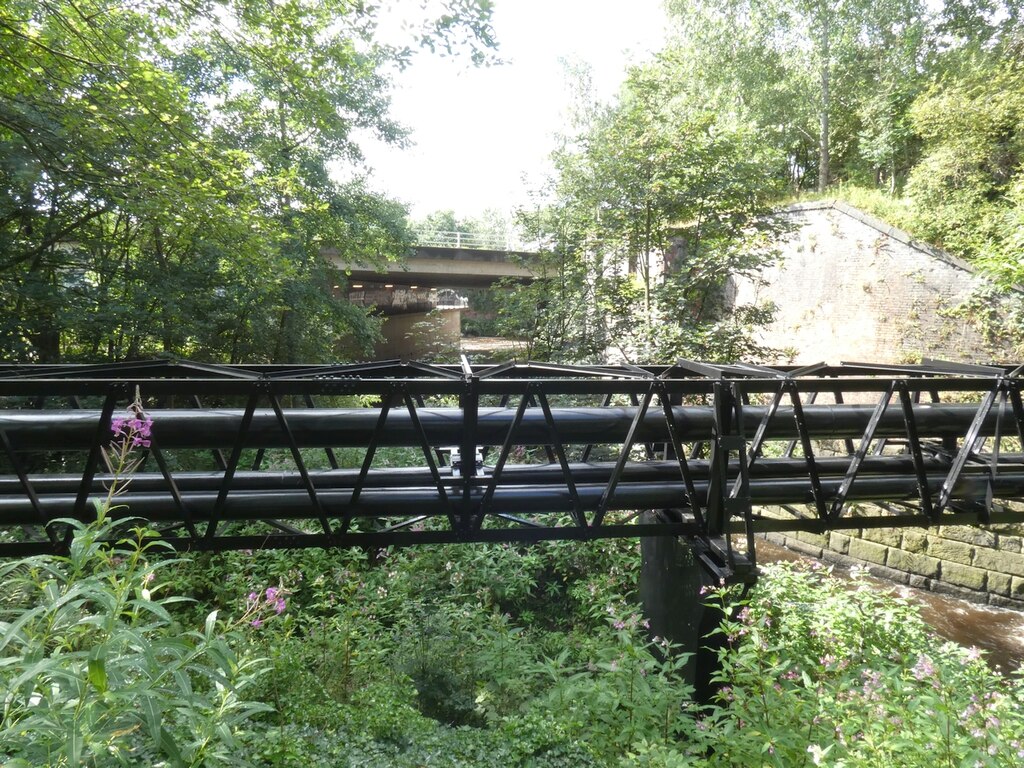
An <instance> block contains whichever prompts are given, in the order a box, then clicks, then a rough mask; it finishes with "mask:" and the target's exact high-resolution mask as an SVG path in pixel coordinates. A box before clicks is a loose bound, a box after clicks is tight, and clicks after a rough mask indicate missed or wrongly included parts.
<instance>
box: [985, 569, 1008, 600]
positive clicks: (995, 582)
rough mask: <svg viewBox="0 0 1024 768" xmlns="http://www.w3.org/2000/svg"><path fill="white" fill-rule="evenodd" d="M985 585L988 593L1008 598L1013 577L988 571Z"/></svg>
mask: <svg viewBox="0 0 1024 768" xmlns="http://www.w3.org/2000/svg"><path fill="white" fill-rule="evenodd" d="M986 584H987V586H986V589H988V591H989V592H992V593H994V594H997V595H1004V596H1006V597H1009V595H1010V590H1011V588H1012V586H1013V577H1012V576H1009V575H1007V574H1005V573H998V572H997V571H989V572H988V581H987V582H986Z"/></svg>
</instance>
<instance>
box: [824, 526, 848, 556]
mask: <svg viewBox="0 0 1024 768" xmlns="http://www.w3.org/2000/svg"><path fill="white" fill-rule="evenodd" d="M828 548H829V549H830V550H832V551H833V552H838V553H840V554H842V555H845V554H847V553H848V552H849V551H850V537H849V536H847V535H846V534H843V533H837V532H836V531H832V532H831V533H830V534H829V535H828Z"/></svg>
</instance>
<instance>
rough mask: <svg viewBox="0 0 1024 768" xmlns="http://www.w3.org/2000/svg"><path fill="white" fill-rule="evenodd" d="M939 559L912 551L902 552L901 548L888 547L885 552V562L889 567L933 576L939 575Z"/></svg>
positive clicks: (919, 574)
mask: <svg viewBox="0 0 1024 768" xmlns="http://www.w3.org/2000/svg"><path fill="white" fill-rule="evenodd" d="M940 562H941V561H939V560H937V559H936V558H934V557H928V555H918V554H915V553H914V552H904V551H903V550H902V549H890V550H889V551H888V552H887V553H886V561H885V564H886V565H888V566H889V567H890V568H895V569H896V570H898V571H906V572H907V573H913V574H917V575H918V576H928V577H932V578H934V577H935V576H938V575H939V566H940Z"/></svg>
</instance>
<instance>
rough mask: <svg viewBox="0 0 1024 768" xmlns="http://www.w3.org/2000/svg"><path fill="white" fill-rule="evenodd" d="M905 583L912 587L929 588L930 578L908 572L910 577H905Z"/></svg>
mask: <svg viewBox="0 0 1024 768" xmlns="http://www.w3.org/2000/svg"><path fill="white" fill-rule="evenodd" d="M907 583H908V584H909V585H910V586H912V587H913V588H914V589H931V588H932V580H931V579H926V578H925V577H924V576H918V575H917V574H913V573H912V574H910V578H909V579H907Z"/></svg>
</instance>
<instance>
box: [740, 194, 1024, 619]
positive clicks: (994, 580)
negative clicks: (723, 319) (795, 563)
mask: <svg viewBox="0 0 1024 768" xmlns="http://www.w3.org/2000/svg"><path fill="white" fill-rule="evenodd" d="M785 213H786V216H787V218H788V220H789V223H790V225H791V228H790V231H789V232H788V233H786V234H785V235H784V236H783V238H782V241H781V242H780V243H779V248H780V258H779V260H778V262H777V263H775V264H772V265H770V266H769V267H767V268H765V269H764V270H762V272H761V273H760V274H759V275H757V276H755V277H740V278H736V279H735V280H734V281H733V283H732V285H731V286H730V293H729V298H730V299H731V300H732V301H733V302H734V303H735V304H736V305H741V304H765V303H767V302H772V303H773V304H775V306H776V308H777V311H776V315H775V320H774V322H773V323H772V324H771V325H770V326H768V327H767V328H765V329H764V330H763V331H762V332H761V334H760V338H759V341H760V342H762V343H764V344H766V345H767V346H770V347H774V348H776V349H780V350H785V353H784V355H783V359H780V361H779V362H786V361H787V358H788V360H792V361H793V362H797V363H808V364H811V363H817V362H827V363H839V362H842V361H857V362H875V363H907V362H916V361H918V360H920V359H921V358H925V357H928V358H934V359H939V360H956V361H963V362H975V363H988V362H999V361H1012V360H1015V359H1016V358H1017V356H1018V355H1017V351H1016V350H1014V349H1013V348H1012V346H1010V345H1009V344H1008V342H1006V341H1004V340H1002V339H999V338H992V337H990V336H989V335H988V334H987V333H986V332H985V330H984V329H983V328H980V327H978V324H977V323H975V322H972V321H971V320H970V319H969V318H965V317H963V316H961V315H959V314H955V313H950V311H949V310H951V309H952V308H955V307H957V306H959V305H961V304H963V303H964V302H966V301H968V300H969V299H971V298H972V297H973V296H976V295H977V293H978V292H979V291H984V290H986V285H985V282H984V280H983V278H981V277H980V276H979V275H977V274H976V273H974V271H973V270H972V269H971V267H970V265H968V264H966V263H964V262H963V261H960V260H959V259H956V258H954V257H953V256H951V255H950V254H948V253H944V252H943V251H940V250H937V249H935V248H932V247H930V246H929V245H927V244H925V243H920V242H917V241H915V240H914V239H913V238H911V237H910V236H909V235H908V234H907V233H905V232H902V231H901V230H899V229H896V228H895V227H892V226H889V225H888V224H886V223H885V222H882V221H879V220H877V219H874V218H873V217H871V216H868V215H867V214H865V213H863V212H862V211H858V210H857V209H855V208H852V207H851V206H848V205H846V204H844V203H841V202H835V201H823V202H815V203H808V204H802V205H794V206H791V207H790V208H788V209H787V210H786V211H785ZM1017 300H1018V301H1019V298H1018V299H1017ZM872 402H873V400H872ZM1022 533H1024V530H1022V528H1021V527H1017V528H1014V527H1007V526H1002V527H998V526H996V527H991V528H987V529H975V528H964V527H937V528H921V529H912V530H891V529H867V530H863V531H848V532H843V533H839V532H833V533H828V534H824V535H817V534H810V533H792V534H786V535H782V534H773V535H770V536H768V538H769V539H770V540H773V541H775V542H777V543H779V544H783V545H784V546H786V547H788V548H790V549H793V550H797V551H800V552H803V553H805V554H809V555H812V556H814V557H822V556H824V557H825V559H831V560H838V561H842V562H845V563H848V564H854V563H860V564H862V565H866V566H869V567H870V568H871V570H872V572H873V573H875V574H876V575H878V576H882V577H884V578H888V579H891V580H893V581H895V582H898V583H903V584H910V585H912V586H915V587H922V588H927V589H932V590H935V591H938V592H947V593H953V594H957V595H960V596H963V597H966V598H968V599H971V600H974V601H976V602H987V603H990V604H992V605H998V606H1004V607H1013V608H1017V609H1020V610H1024V553H1022V539H1021V534H1022Z"/></svg>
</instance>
